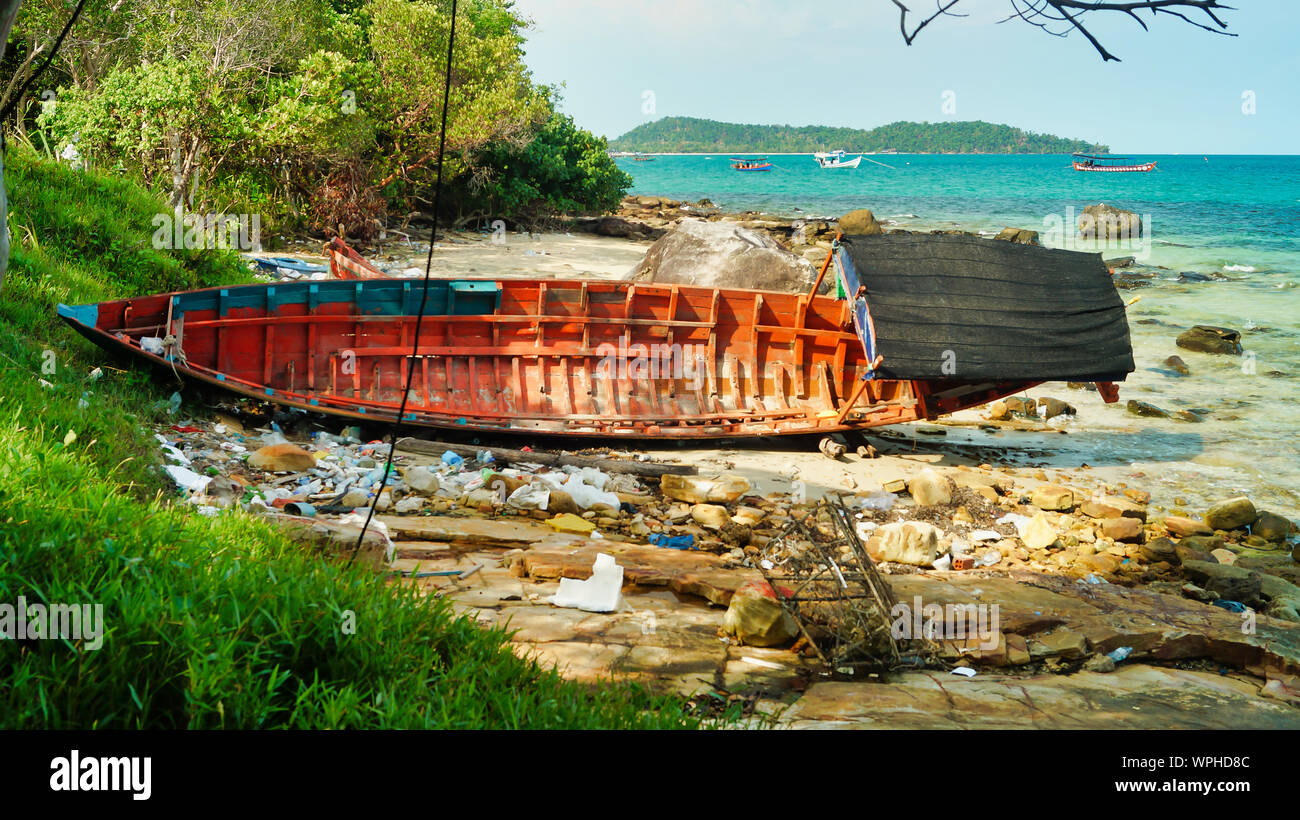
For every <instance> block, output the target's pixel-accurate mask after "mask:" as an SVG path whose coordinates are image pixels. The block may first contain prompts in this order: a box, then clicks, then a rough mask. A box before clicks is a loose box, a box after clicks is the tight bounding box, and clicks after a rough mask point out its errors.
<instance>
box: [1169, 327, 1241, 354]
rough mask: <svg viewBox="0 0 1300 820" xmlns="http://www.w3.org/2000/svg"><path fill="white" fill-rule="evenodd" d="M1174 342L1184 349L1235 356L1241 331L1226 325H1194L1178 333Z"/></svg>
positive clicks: (1238, 348)
mask: <svg viewBox="0 0 1300 820" xmlns="http://www.w3.org/2000/svg"><path fill="white" fill-rule="evenodd" d="M1174 344H1176V345H1178V346H1179V347H1181V348H1183V349H1184V350H1196V351H1200V352H1201V353H1219V354H1223V355H1231V356H1236V355H1238V354H1240V353H1241V332H1240V331H1236V330H1233V329H1232V328H1228V327H1215V326H1213V325H1196V326H1195V327H1193V328H1192V329H1191V330H1186V331H1183V332H1182V333H1181V334H1179V336H1178V338H1177V340H1175V342H1174Z"/></svg>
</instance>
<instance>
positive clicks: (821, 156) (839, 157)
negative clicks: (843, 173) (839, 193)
mask: <svg viewBox="0 0 1300 820" xmlns="http://www.w3.org/2000/svg"><path fill="white" fill-rule="evenodd" d="M846 156H847V154H846V153H845V152H844V151H843V150H842V149H841V150H839V151H818V152H817V153H815V154H813V159H815V160H817V164H818V165H819V166H821V167H822V168H857V167H858V165H859V164H861V162H862V155H861V154H858V155H857V156H856V157H854V158H853V159H846V158H845V157H846Z"/></svg>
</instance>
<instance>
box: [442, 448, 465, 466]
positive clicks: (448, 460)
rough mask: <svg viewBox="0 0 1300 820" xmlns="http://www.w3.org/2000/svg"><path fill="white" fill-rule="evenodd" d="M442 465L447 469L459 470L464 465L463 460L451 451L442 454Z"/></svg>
mask: <svg viewBox="0 0 1300 820" xmlns="http://www.w3.org/2000/svg"><path fill="white" fill-rule="evenodd" d="M442 463H443V464H444V465H446V466H448V467H455V468H457V469H459V468H460V466H461V465H462V464H464V463H465V459H464V458H462V457H460V456H458V455H456V454H455V453H453V452H452V451H451V450H448V451H447V452H445V453H443V454H442Z"/></svg>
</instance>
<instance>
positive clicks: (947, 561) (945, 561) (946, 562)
mask: <svg viewBox="0 0 1300 820" xmlns="http://www.w3.org/2000/svg"><path fill="white" fill-rule="evenodd" d="M931 566H933V567H934V568H935V569H937V570H939V571H940V572H947V571H948V570H950V569H952V555H951V554H949V553H944V554H943V556H942V557H940V558H936V559H935V561H934V563H933V564H931Z"/></svg>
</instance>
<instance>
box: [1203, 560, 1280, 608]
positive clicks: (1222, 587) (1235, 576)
mask: <svg viewBox="0 0 1300 820" xmlns="http://www.w3.org/2000/svg"><path fill="white" fill-rule="evenodd" d="M1183 572H1184V573H1185V574H1186V575H1187V577H1188V578H1190V579H1192V580H1193V581H1195V582H1196V583H1197V584H1199V585H1200V586H1202V587H1203V588H1205V589H1206V590H1208V591H1210V592H1217V593H1218V594H1219V597H1220V598H1223V599H1225V600H1229V601H1240V602H1241V603H1243V604H1246V605H1247V606H1254V605H1257V604H1259V603H1260V593H1261V592H1262V591H1263V580H1262V579H1261V578H1260V574H1259V573H1258V572H1255V571H1254V570H1249V569H1244V568H1242V567H1234V566H1231V565H1229V564H1211V563H1208V562H1205V561H1184V562H1183Z"/></svg>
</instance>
